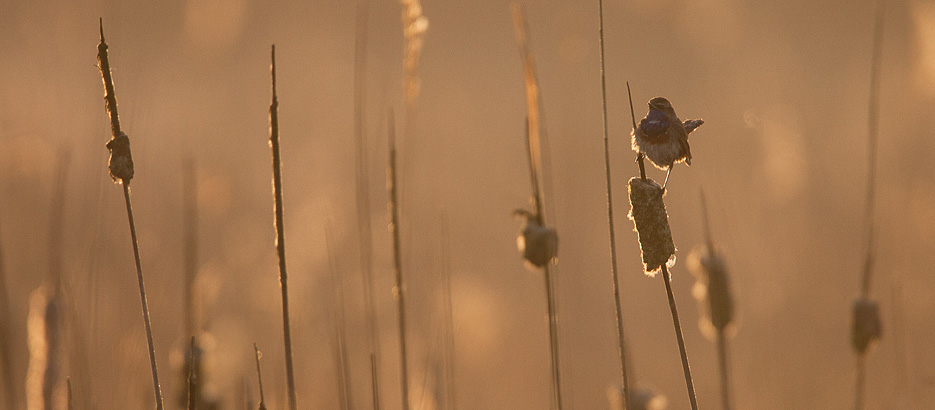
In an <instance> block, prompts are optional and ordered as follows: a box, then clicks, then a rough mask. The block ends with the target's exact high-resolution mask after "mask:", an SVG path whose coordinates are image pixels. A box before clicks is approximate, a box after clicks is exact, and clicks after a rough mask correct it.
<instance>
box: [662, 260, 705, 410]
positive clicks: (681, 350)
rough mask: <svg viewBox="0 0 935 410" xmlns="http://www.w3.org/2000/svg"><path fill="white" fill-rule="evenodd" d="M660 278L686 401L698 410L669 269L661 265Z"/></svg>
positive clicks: (694, 409)
mask: <svg viewBox="0 0 935 410" xmlns="http://www.w3.org/2000/svg"><path fill="white" fill-rule="evenodd" d="M662 278H663V279H664V280H665V283H666V294H667V295H668V296H669V310H671V311H672V325H673V326H674V327H675V338H676V340H677V341H678V345H679V355H681V358H682V372H683V373H685V387H686V388H687V389H688V399H689V400H690V401H691V406H692V410H698V400H697V399H696V398H695V385H694V383H693V382H692V370H691V367H690V366H689V365H688V353H687V352H686V351H685V339H684V338H683V337H682V325H681V324H680V323H679V311H678V308H676V306H675V296H674V295H673V293H672V278H671V275H670V274H669V268H668V267H666V265H665V264H662Z"/></svg>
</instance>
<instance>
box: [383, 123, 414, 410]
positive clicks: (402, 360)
mask: <svg viewBox="0 0 935 410" xmlns="http://www.w3.org/2000/svg"><path fill="white" fill-rule="evenodd" d="M387 135H388V139H389V150H390V152H389V162H390V164H389V177H388V178H387V185H388V188H389V191H390V218H391V223H390V231H391V233H392V234H393V271H394V274H395V276H396V288H395V290H396V306H397V309H398V310H399V316H398V318H399V320H398V322H397V323H398V327H399V371H400V378H399V384H400V389H401V392H400V394H401V396H402V402H403V407H402V408H403V410H409V372H408V369H407V360H406V302H405V301H406V298H405V288H404V287H403V261H402V252H401V251H400V244H399V193H398V192H397V189H396V186H397V184H398V181H397V179H396V178H397V175H396V169H397V167H396V125H395V124H394V121H393V113H392V112H391V113H390V115H389V130H388V134H387Z"/></svg>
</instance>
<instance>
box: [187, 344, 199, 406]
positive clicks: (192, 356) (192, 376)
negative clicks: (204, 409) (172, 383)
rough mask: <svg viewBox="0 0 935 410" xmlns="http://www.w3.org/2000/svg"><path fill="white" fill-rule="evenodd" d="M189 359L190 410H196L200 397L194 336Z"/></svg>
mask: <svg viewBox="0 0 935 410" xmlns="http://www.w3.org/2000/svg"><path fill="white" fill-rule="evenodd" d="M188 351H189V358H188V410H195V403H196V402H197V401H198V396H197V395H196V394H195V389H196V388H197V387H196V386H195V360H196V359H195V336H192V342H191V346H189V350H188Z"/></svg>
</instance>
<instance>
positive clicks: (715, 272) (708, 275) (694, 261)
mask: <svg viewBox="0 0 935 410" xmlns="http://www.w3.org/2000/svg"><path fill="white" fill-rule="evenodd" d="M688 268H689V270H690V271H691V272H692V273H693V274H694V275H695V286H694V287H693V288H692V295H693V296H694V297H695V300H697V301H698V306H699V308H700V310H701V315H700V316H701V317H700V318H699V319H698V321H699V326H700V327H701V330H702V332H703V333H704V334H705V336H708V337H709V338H712V339H713V338H714V336H715V335H716V333H715V331H717V332H724V331H725V330H726V329H727V328H728V327H729V326H730V325H731V323H732V322H733V320H734V298H733V296H731V290H730V277H729V275H728V273H727V264H726V263H725V262H724V258H722V257H721V256H720V255H719V254H718V253H717V252H715V251H714V250H713V249H711V248H710V247H709V245H707V244H702V245H698V246H696V247H695V249H693V250H692V252H691V254H690V255H689V257H688Z"/></svg>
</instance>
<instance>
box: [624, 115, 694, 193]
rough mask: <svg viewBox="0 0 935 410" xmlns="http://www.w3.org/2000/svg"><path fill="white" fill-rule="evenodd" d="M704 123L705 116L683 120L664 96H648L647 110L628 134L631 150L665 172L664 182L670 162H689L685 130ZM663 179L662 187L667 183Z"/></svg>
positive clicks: (671, 165)
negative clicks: (644, 115)
mask: <svg viewBox="0 0 935 410" xmlns="http://www.w3.org/2000/svg"><path fill="white" fill-rule="evenodd" d="M701 124H704V120H701V119H697V120H688V121H685V122H684V123H683V122H682V120H680V119H679V118H678V116H677V115H675V109H674V108H672V104H671V103H670V102H669V100H667V99H665V98H664V97H656V98H653V99H651V100H649V112H648V113H646V117H643V119H642V120H640V124H639V126H637V127H636V129H634V130H633V132H632V133H631V134H630V137H631V145H632V148H633V150H634V151H636V152H637V154H638V155H639V156H640V157H642V156H645V157H646V158H649V161H650V162H652V163H653V165H655V166H656V168H659V169H661V170H665V171H667V172H666V183H668V181H669V174H670V173H671V172H672V167H673V165H675V164H677V163H679V162H682V161H685V164H687V165H691V164H692V152H691V147H690V146H689V145H688V134H689V133H691V132H692V131H694V130H695V129H697V128H698V127H700V126H701ZM666 183H663V185H662V187H663V189H664V188H665V186H666Z"/></svg>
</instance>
